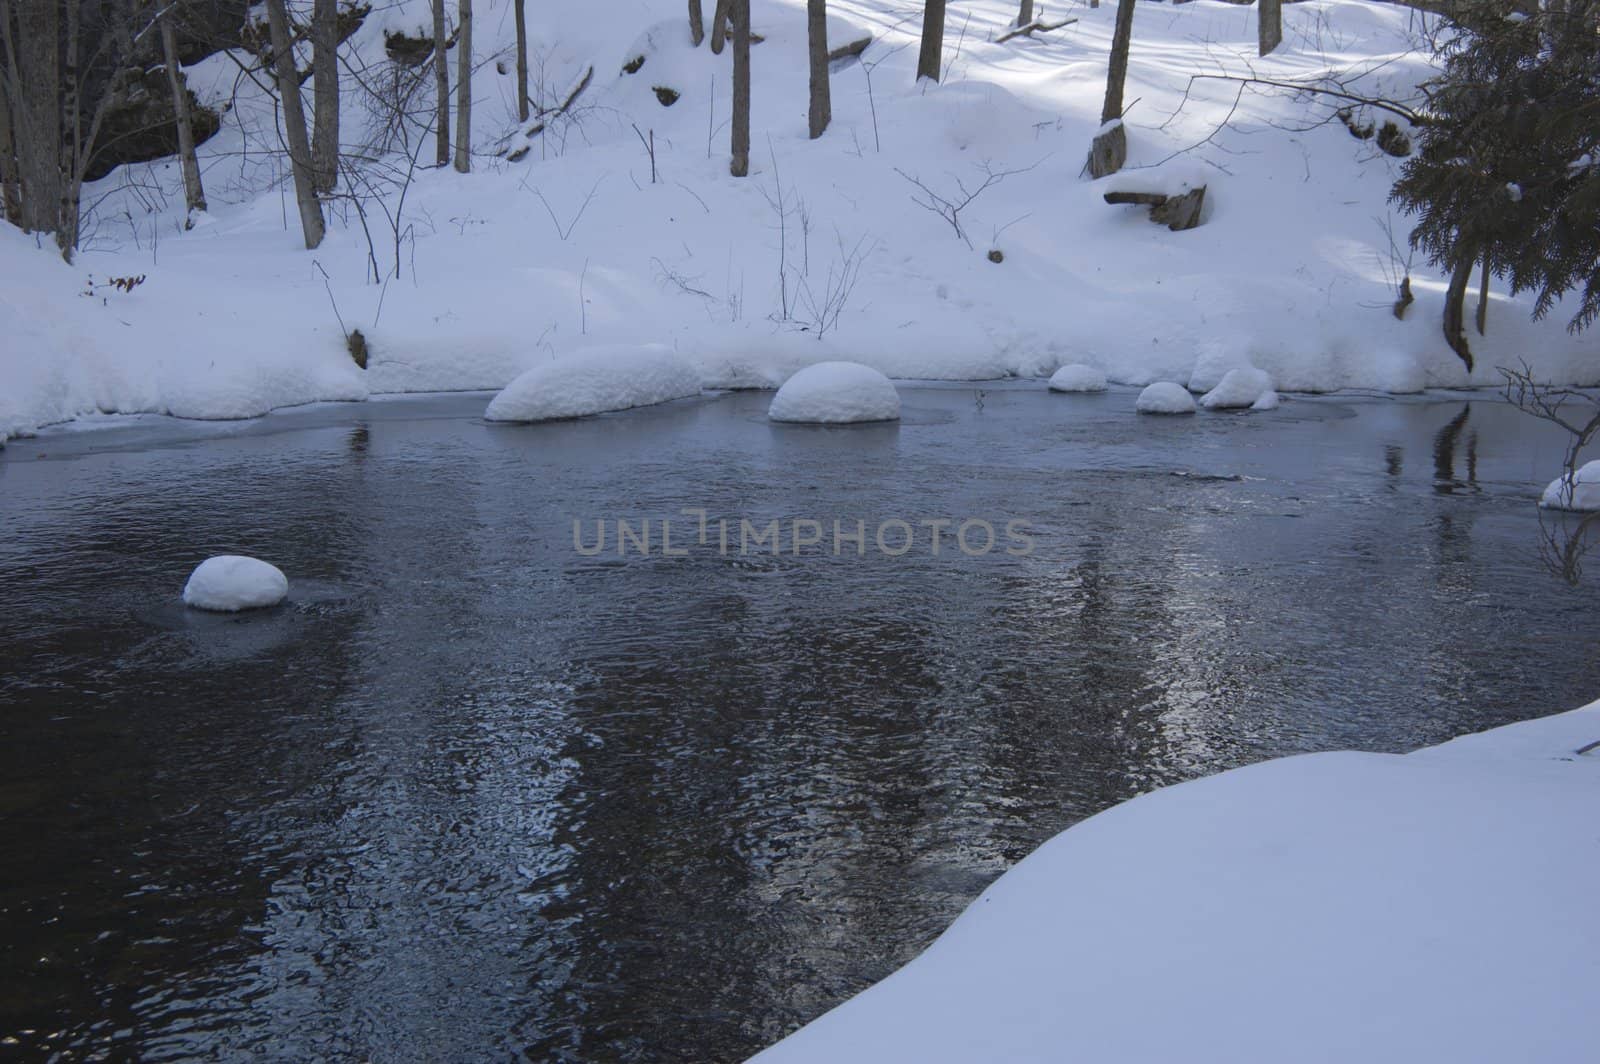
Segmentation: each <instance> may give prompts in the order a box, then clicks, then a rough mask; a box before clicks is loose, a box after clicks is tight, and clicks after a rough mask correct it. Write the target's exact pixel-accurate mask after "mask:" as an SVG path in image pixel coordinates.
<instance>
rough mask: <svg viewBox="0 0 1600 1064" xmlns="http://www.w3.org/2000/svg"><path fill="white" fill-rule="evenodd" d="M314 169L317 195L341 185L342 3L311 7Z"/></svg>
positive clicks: (321, 1) (324, 0) (331, 0)
mask: <svg viewBox="0 0 1600 1064" xmlns="http://www.w3.org/2000/svg"><path fill="white" fill-rule="evenodd" d="M311 69H312V80H311V84H312V90H313V94H312V107H313V110H312V112H311V114H312V117H311V125H312V135H311V166H312V171H313V172H314V174H315V176H316V188H317V191H318V192H332V191H333V190H334V187H335V186H336V185H338V184H339V0H315V3H314V4H313V5H312V7H311Z"/></svg>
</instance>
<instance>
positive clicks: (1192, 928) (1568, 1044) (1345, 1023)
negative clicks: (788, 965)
mask: <svg viewBox="0 0 1600 1064" xmlns="http://www.w3.org/2000/svg"><path fill="white" fill-rule="evenodd" d="M1597 740H1600V702H1597V703H1594V704H1592V705H1590V706H1588V707H1586V708H1584V709H1580V710H1576V711H1573V712H1570V713H1565V714H1561V715H1558V716H1553V717H1547V718H1544V719H1542V720H1534V721H1529V722H1527V723H1523V724H1515V725H1511V726H1509V727H1505V728H1499V729H1496V730H1494V731H1489V732H1484V733H1481V734H1477V735H1470V736H1466V737H1464V738H1461V739H1456V740H1454V741H1452V742H1448V743H1445V744H1443V745H1442V746H1436V747H1431V748H1428V749H1425V750H1420V751H1417V752H1416V753H1413V754H1409V755H1406V756H1397V755H1389V754H1363V753H1328V754H1312V755H1306V756H1301V757H1291V758H1285V759H1282V760H1278V761H1269V762H1266V763H1264V764H1259V765H1253V766H1250V767H1247V768H1242V769H1238V770H1235V771H1232V772H1225V773H1222V774H1221V775H1218V776H1213V777H1211V778H1209V779H1203V780H1197V781H1195V782H1192V783H1185V784H1181V785H1179V786H1175V787H1169V788H1166V789H1164V790H1160V791H1156V792H1155V793H1152V794H1148V795H1144V796H1142V797H1139V798H1135V799H1133V800H1132V801H1129V802H1126V803H1124V804H1122V805H1119V806H1117V807H1115V808H1113V809H1110V810H1108V811H1107V812H1104V813H1102V814H1100V815H1099V816H1095V817H1091V818H1090V819H1088V820H1086V821H1084V822H1083V823H1081V824H1078V825H1076V826H1074V827H1072V828H1070V829H1068V830H1067V831H1065V832H1062V833H1061V834H1060V835H1058V836H1056V837H1055V838H1053V839H1051V840H1050V841H1049V842H1047V843H1045V844H1044V845H1043V846H1041V847H1040V848H1039V849H1038V850H1037V851H1035V852H1034V853H1033V854H1031V855H1030V856H1028V857H1027V858H1026V859H1025V860H1023V861H1022V862H1021V863H1020V864H1018V865H1017V866H1016V867H1015V868H1014V869H1012V870H1011V871H1010V872H1008V873H1006V874H1005V875H1004V876H1002V877H1001V878H1000V879H999V880H998V881H996V882H995V883H994V884H993V885H991V886H990V887H989V889H988V890H986V891H984V893H983V894H982V895H981V896H979V898H978V899H977V900H976V901H975V902H973V904H972V905H971V907H969V908H968V909H967V911H966V912H965V913H964V914H963V915H962V916H961V917H960V919H958V920H957V921H956V922H955V923H954V924H953V925H952V926H951V927H950V929H949V930H948V931H946V932H945V933H944V934H943V935H942V936H941V937H940V938H939V939H938V940H937V941H936V942H935V943H934V944H933V945H932V946H930V947H929V948H928V950H927V951H926V952H924V953H923V954H922V955H921V956H920V957H918V958H917V959H916V960H914V961H912V962H911V963H910V964H908V965H906V966H905V967H904V968H902V969H901V970H899V971H898V972H896V973H894V974H893V975H891V976H890V977H889V978H887V979H885V980H884V981H883V982H881V983H879V984H877V985H876V986H874V987H872V988H870V989H868V990H867V991H865V992H864V993H862V994H860V995H858V996H857V997H855V998H853V999H851V1000H850V1001H847V1002H846V1003H845V1004H843V1005H841V1006H840V1007H838V1008H836V1009H834V1010H833V1011H832V1012H830V1013H828V1014H827V1015H825V1016H823V1017H822V1018H821V1019H819V1020H817V1021H815V1022H813V1023H812V1024H810V1025H809V1026H807V1027H804V1028H802V1029H801V1030H800V1031H798V1032H797V1033H795V1034H794V1035H792V1036H791V1037H789V1038H788V1039H786V1040H784V1041H783V1042H780V1043H778V1044H777V1045H776V1046H773V1047H772V1048H770V1049H768V1050H767V1051H766V1052H764V1053H762V1054H759V1055H758V1056H757V1057H756V1058H755V1059H756V1060H758V1061H760V1062H761V1064H784V1062H792V1061H819V1062H820V1061H827V1062H830V1064H838V1062H845V1061H861V1062H869V1061H870V1062H881V1061H889V1060H915V1061H918V1062H919V1064H933V1062H939V1061H950V1062H969V1061H977V1060H983V1061H1097V1062H1108V1061H1155V1060H1182V1061H1190V1062H1197V1061H1238V1060H1250V1061H1288V1060H1293V1061H1299V1062H1306V1061H1329V1062H1333V1061H1340V1062H1347V1061H1354V1060H1361V1061H1395V1062H1407V1064H1412V1062H1418V1061H1447V1060H1448V1061H1452V1062H1461V1061H1486V1062H1487V1061H1508V1060H1527V1061H1535V1060H1537V1061H1558V1060H1560V1061H1565V1060H1574V1061H1575V1060H1581V1059H1592V1054H1593V1052H1594V1041H1593V1039H1594V1023H1593V1021H1594V1017H1595V1016H1597V1015H1600V921H1597V920H1596V919H1595V898H1596V897H1597V896H1600V822H1597V820H1596V816H1595V812H1596V810H1597V809H1600V748H1596V749H1586V748H1588V747H1589V746H1590V744H1595V743H1596V741H1597ZM1580 751H1586V752H1582V753H1580Z"/></svg>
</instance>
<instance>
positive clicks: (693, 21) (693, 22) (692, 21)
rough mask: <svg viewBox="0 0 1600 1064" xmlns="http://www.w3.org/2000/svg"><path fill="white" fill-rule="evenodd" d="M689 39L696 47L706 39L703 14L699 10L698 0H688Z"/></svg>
mask: <svg viewBox="0 0 1600 1064" xmlns="http://www.w3.org/2000/svg"><path fill="white" fill-rule="evenodd" d="M689 39H690V40H691V41H693V42H694V46H695V47H696V48H698V47H700V42H701V41H703V40H705V39H706V24H705V16H704V15H702V14H701V12H700V0H689Z"/></svg>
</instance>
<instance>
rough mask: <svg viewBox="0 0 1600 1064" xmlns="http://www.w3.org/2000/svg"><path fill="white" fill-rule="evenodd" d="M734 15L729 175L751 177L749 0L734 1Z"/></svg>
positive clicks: (732, 6)
mask: <svg viewBox="0 0 1600 1064" xmlns="http://www.w3.org/2000/svg"><path fill="white" fill-rule="evenodd" d="M729 6H730V8H731V10H732V13H733V159H732V161H731V162H730V163H729V164H728V172H729V173H731V174H733V176H734V177H747V176H749V174H750V0H732V2H731V4H730V5H729Z"/></svg>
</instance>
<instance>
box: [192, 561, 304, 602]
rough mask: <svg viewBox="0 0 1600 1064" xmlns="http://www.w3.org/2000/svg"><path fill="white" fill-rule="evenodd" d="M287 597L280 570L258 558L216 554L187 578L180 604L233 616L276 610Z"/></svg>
mask: <svg viewBox="0 0 1600 1064" xmlns="http://www.w3.org/2000/svg"><path fill="white" fill-rule="evenodd" d="M288 594H289V578H288V577H286V576H284V575H283V570H281V569H279V568H278V567H277V566H275V565H269V564H268V563H267V562H264V561H262V560H261V559H259V558H247V557H245V556H244V555H241V554H219V555H217V556H216V557H214V558H207V559H206V560H205V561H203V562H201V563H200V564H199V565H198V566H196V567H195V570H194V572H193V573H190V574H189V582H188V583H187V584H185V585H183V601H184V602H185V603H187V604H188V605H190V606H193V607H194V608H195V609H199V610H216V611H218V612H221V613H237V612H239V611H240V610H259V609H263V608H265V607H267V606H276V605H277V604H278V603H280V602H282V601H283V600H284V597H285V596H287V595H288Z"/></svg>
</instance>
